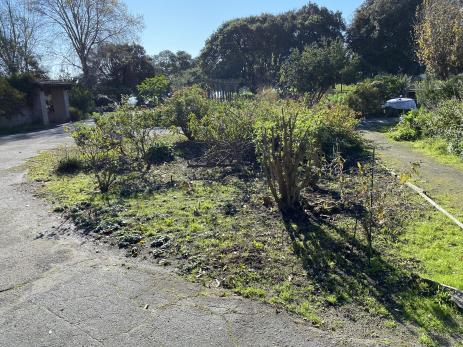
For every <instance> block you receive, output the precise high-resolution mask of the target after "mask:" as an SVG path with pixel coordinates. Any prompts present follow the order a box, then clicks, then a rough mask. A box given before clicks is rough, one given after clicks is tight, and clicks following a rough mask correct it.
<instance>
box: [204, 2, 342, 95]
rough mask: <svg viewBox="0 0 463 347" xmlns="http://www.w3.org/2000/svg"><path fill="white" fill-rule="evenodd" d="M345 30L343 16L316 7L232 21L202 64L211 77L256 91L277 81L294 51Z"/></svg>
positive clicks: (215, 35) (214, 36)
mask: <svg viewBox="0 0 463 347" xmlns="http://www.w3.org/2000/svg"><path fill="white" fill-rule="evenodd" d="M344 29H345V24H344V21H343V19H342V16H341V13H340V12H333V11H329V10H328V9H327V8H325V7H319V6H318V5H316V4H313V3H310V4H308V5H306V6H304V7H302V8H301V9H300V10H297V11H289V12H286V13H283V14H280V15H271V14H262V15H260V16H253V17H247V18H240V19H235V20H231V21H228V22H226V23H224V24H223V25H222V26H221V27H220V28H219V29H218V30H217V31H216V32H215V33H213V34H212V36H211V37H210V38H209V39H208V40H207V41H206V44H205V47H204V48H203V50H202V52H201V55H200V57H199V61H200V66H201V68H202V69H203V71H204V73H205V74H206V75H207V76H208V77H209V78H217V79H241V80H242V81H243V83H244V84H246V85H247V86H249V87H250V88H251V89H253V90H256V89H257V88H259V87H260V86H263V85H267V84H274V83H276V82H277V80H278V73H279V70H280V66H281V64H282V63H283V61H284V60H285V59H286V58H287V57H288V56H289V55H290V52H291V49H293V48H297V49H303V48H304V47H305V46H306V45H309V44H312V43H314V42H321V41H322V40H334V39H338V38H342V32H343V30H344Z"/></svg>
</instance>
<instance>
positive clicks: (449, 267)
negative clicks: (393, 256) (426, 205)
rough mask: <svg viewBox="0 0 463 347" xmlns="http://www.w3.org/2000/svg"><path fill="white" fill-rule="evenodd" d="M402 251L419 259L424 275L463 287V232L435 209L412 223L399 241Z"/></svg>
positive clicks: (419, 268)
mask: <svg viewBox="0 0 463 347" xmlns="http://www.w3.org/2000/svg"><path fill="white" fill-rule="evenodd" d="M397 246H398V251H397V252H398V253H399V254H402V256H403V257H404V258H406V259H416V260H418V264H417V269H416V270H417V271H418V272H419V273H420V274H421V275H422V276H424V277H427V278H429V279H432V280H434V281H437V282H440V283H444V284H447V285H449V286H452V287H456V288H459V289H462V290H463V232H462V230H461V229H460V228H459V227H458V226H456V225H455V224H453V223H452V222H451V221H450V220H449V219H448V218H447V217H445V216H444V215H442V214H441V213H440V212H438V211H433V210H431V208H430V209H429V212H428V213H426V215H423V216H421V218H417V219H416V220H415V221H413V222H412V223H410V225H409V226H408V227H407V231H406V232H405V233H404V234H403V235H402V236H401V237H400V242H399V243H397Z"/></svg>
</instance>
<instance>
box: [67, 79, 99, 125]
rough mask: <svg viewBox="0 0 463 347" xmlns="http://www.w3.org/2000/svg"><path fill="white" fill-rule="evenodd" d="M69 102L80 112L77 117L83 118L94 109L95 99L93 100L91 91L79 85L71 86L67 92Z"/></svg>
mask: <svg viewBox="0 0 463 347" xmlns="http://www.w3.org/2000/svg"><path fill="white" fill-rule="evenodd" d="M69 104H70V105H71V106H72V107H74V109H77V110H79V111H80V112H81V113H82V116H81V117H80V118H79V119H83V118H84V117H85V116H86V115H88V114H90V113H92V112H93V111H94V110H95V101H94V100H93V97H92V93H91V92H90V91H89V90H88V89H86V88H85V87H83V86H81V85H75V86H73V87H72V89H71V91H70V93H69ZM79 119H78V120H79Z"/></svg>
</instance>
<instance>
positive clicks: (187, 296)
mask: <svg viewBox="0 0 463 347" xmlns="http://www.w3.org/2000/svg"><path fill="white" fill-rule="evenodd" d="M67 142H70V139H69V138H68V137H67V136H66V135H65V134H64V132H63V129H62V127H59V128H55V129H52V130H45V131H39V132H35V133H29V134H23V135H15V136H7V137H0V346H2V347H7V346H14V347H19V346H100V345H104V346H314V347H315V346H317V347H323V346H339V345H353V346H359V345H364V344H365V343H364V342H361V341H350V342H345V341H343V339H341V338H337V337H334V336H328V335H327V333H325V332H322V331H320V330H317V329H315V328H312V327H310V326H309V325H308V324H306V323H304V322H302V321H298V320H295V319H294V318H293V317H291V316H289V315H287V314H285V313H277V312H276V311H275V309H274V308H272V307H270V306H267V305H264V304H261V303H258V302H255V301H250V300H245V299H241V298H238V297H227V298H221V297H219V296H216V295H214V293H209V294H207V295H205V294H204V291H205V289H204V288H203V287H201V286H198V285H196V284H192V283H189V282H186V281H184V280H183V279H181V278H180V277H178V276H177V275H175V274H173V273H171V272H169V271H168V270H167V269H164V268H161V267H157V266H154V265H151V264H149V263H147V262H146V263H143V262H136V261H131V260H128V259H127V258H125V257H123V256H122V255H118V254H117V252H114V251H110V250H106V249H99V250H97V249H96V246H95V245H93V244H90V243H86V242H85V239H80V238H79V237H78V236H76V235H74V234H73V235H69V236H60V237H57V238H53V237H52V238H48V237H42V238H38V239H36V238H37V235H39V234H40V233H41V232H44V231H50V230H54V229H53V227H57V226H59V225H60V224H61V223H62V221H61V220H60V219H59V218H58V216H56V215H53V214H51V213H50V212H49V206H47V205H46V204H45V203H44V202H43V201H41V200H39V199H35V198H34V197H33V196H32V194H31V193H30V192H28V191H27V189H26V186H27V185H25V184H24V181H25V172H24V169H18V166H19V165H20V164H22V163H24V162H25V161H26V159H28V158H30V157H33V156H34V155H36V154H37V152H39V151H40V150H44V149H50V148H53V147H56V146H58V145H59V144H64V143H67ZM46 234H47V235H49V234H50V232H47V233H46Z"/></svg>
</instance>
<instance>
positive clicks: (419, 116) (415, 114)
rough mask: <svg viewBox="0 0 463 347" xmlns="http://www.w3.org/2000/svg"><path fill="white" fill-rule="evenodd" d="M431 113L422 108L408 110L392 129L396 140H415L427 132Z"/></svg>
mask: <svg viewBox="0 0 463 347" xmlns="http://www.w3.org/2000/svg"><path fill="white" fill-rule="evenodd" d="M431 117H432V114H431V113H429V112H428V111H426V110H425V109H424V108H420V109H418V110H413V111H410V112H408V113H407V114H406V115H405V116H404V117H403V118H402V119H401V120H400V122H399V124H397V125H396V126H395V127H394V128H393V129H392V130H391V136H392V138H393V139H394V140H396V141H415V140H418V139H420V138H421V137H423V136H424V135H425V134H426V133H427V128H428V126H429V125H428V124H429V122H430V119H431Z"/></svg>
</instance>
